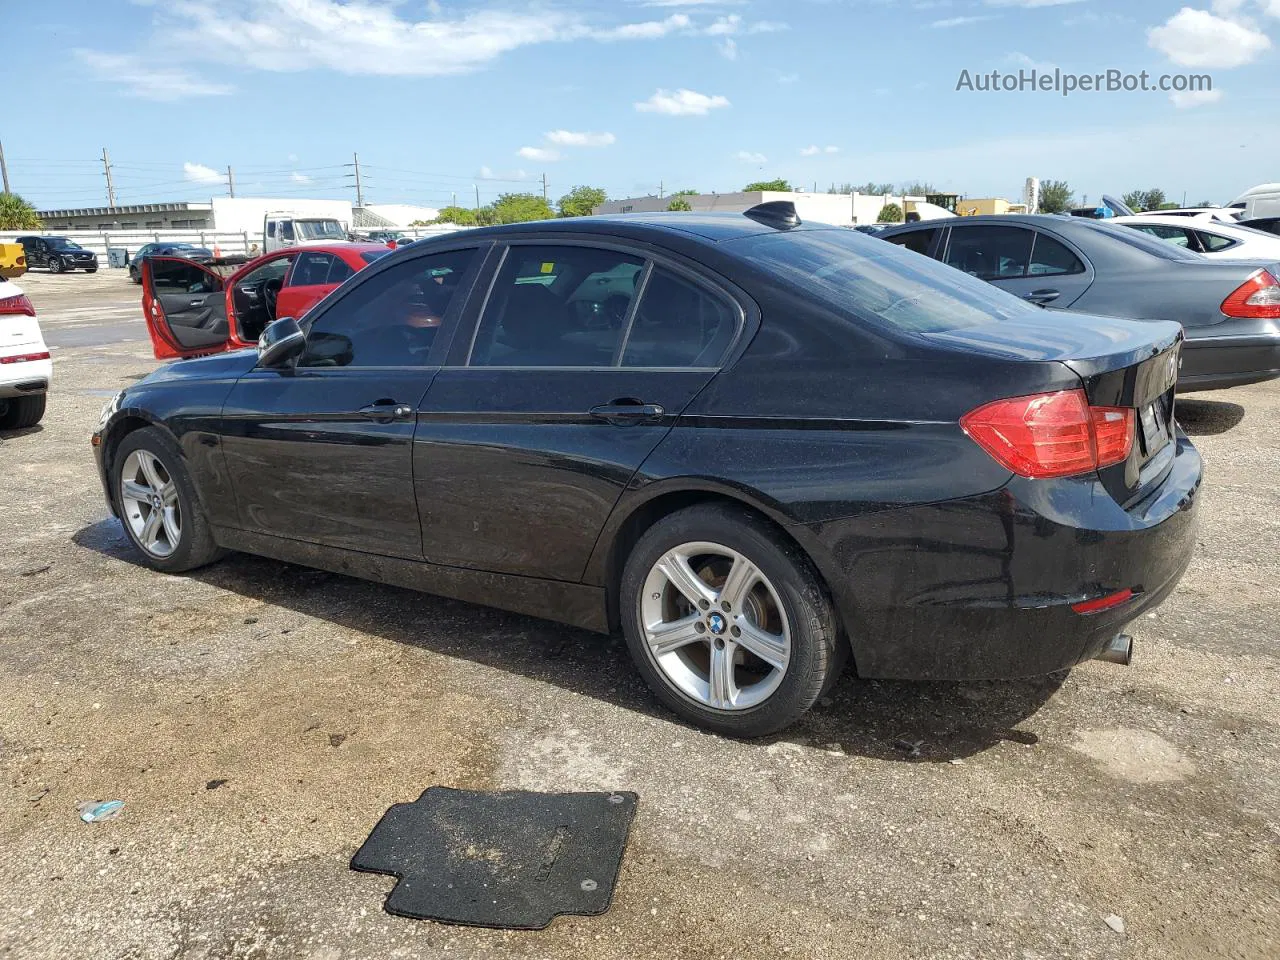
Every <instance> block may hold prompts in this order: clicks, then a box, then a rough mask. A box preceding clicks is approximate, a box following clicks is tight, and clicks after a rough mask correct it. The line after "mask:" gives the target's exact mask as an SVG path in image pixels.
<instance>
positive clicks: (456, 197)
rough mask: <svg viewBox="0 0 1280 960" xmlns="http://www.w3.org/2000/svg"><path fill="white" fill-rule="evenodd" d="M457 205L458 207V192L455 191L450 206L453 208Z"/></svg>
mask: <svg viewBox="0 0 1280 960" xmlns="http://www.w3.org/2000/svg"><path fill="white" fill-rule="evenodd" d="M457 205H458V191H457V190H455V191H453V202H452V204H451V206H455V207H456V206H457Z"/></svg>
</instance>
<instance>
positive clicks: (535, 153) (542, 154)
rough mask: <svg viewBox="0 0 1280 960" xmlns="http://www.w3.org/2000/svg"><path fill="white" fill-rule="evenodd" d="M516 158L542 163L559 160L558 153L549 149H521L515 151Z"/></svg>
mask: <svg viewBox="0 0 1280 960" xmlns="http://www.w3.org/2000/svg"><path fill="white" fill-rule="evenodd" d="M516 156H519V157H524V159H526V160H538V161H541V162H542V163H554V162H555V161H557V160H559V159H560V151H559V150H552V149H551V148H550V147H521V148H520V149H519V150H517V151H516Z"/></svg>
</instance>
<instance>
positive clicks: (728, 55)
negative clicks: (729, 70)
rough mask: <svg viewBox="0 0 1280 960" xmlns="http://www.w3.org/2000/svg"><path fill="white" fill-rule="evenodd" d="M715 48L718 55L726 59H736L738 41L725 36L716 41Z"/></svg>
mask: <svg viewBox="0 0 1280 960" xmlns="http://www.w3.org/2000/svg"><path fill="white" fill-rule="evenodd" d="M716 49H717V50H719V51H720V56H722V57H724V58H725V59H726V60H737V59H738V42H737V41H736V40H734V39H733V37H725V38H724V39H723V40H717V41H716Z"/></svg>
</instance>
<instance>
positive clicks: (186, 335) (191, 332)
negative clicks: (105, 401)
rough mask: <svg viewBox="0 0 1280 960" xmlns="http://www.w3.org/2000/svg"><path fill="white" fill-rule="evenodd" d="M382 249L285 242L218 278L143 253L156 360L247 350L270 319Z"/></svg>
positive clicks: (145, 301) (294, 313)
mask: <svg viewBox="0 0 1280 960" xmlns="http://www.w3.org/2000/svg"><path fill="white" fill-rule="evenodd" d="M390 252H391V249H390V248H389V247H387V246H386V245H385V244H381V243H333V244H323V245H317V246H313V247H291V248H289V249H287V250H277V251H274V252H272V253H268V254H267V255H266V256H262V257H258V258H257V259H256V260H250V261H249V262H248V263H246V264H245V265H244V266H243V267H241V268H240V269H239V270H237V271H236V272H235V273H233V274H232V275H231V276H230V277H225V278H224V277H222V276H219V275H218V274H217V273H216V272H215V271H214V270H213V269H212V268H210V267H206V266H204V265H202V264H199V263H193V262H192V261H190V260H183V259H181V258H179V257H148V258H147V259H146V260H144V261H143V263H142V313H143V316H144V317H145V318H146V321H147V332H148V333H149V334H151V343H152V346H153V347H154V348H155V355H156V359H158V360H171V359H173V358H175V357H198V356H201V355H202V354H206V353H219V352H221V351H223V350H238V349H240V348H241V347H251V346H253V345H254V344H256V343H257V342H258V334H260V333H261V332H262V328H263V327H265V326H266V325H267V324H268V323H270V322H271V321H272V320H274V319H276V318H277V317H297V318H301V317H302V315H303V314H304V313H306V312H307V311H308V310H310V309H311V308H312V307H313V306H314V305H315V304H317V303H318V302H320V301H321V300H322V299H324V298H325V297H326V296H328V295H329V294H330V293H332V292H333V291H334V290H336V289H337V288H338V285H339V284H341V283H342V282H343V281H344V280H346V279H347V278H348V277H350V276H353V275H354V274H356V273H357V272H359V271H360V270H362V269H364V268H365V267H367V266H368V265H369V264H371V263H373V261H375V260H377V259H378V258H379V257H384V256H386V255H387V254H389V253H390Z"/></svg>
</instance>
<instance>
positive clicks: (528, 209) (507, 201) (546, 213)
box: [493, 193, 556, 223]
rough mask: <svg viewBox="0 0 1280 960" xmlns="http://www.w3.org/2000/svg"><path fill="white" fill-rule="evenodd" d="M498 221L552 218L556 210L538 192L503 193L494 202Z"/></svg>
mask: <svg viewBox="0 0 1280 960" xmlns="http://www.w3.org/2000/svg"><path fill="white" fill-rule="evenodd" d="M493 213H494V216H495V217H496V218H497V222H498V223H524V222H525V221H527V220H550V219H551V218H552V217H554V216H555V215H556V214H555V211H554V210H552V209H551V207H550V206H549V205H548V204H547V201H546V200H544V199H543V198H542V197H540V196H539V195H538V194H536V193H502V194H499V195H498V199H497V200H495V201H494V203H493Z"/></svg>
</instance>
